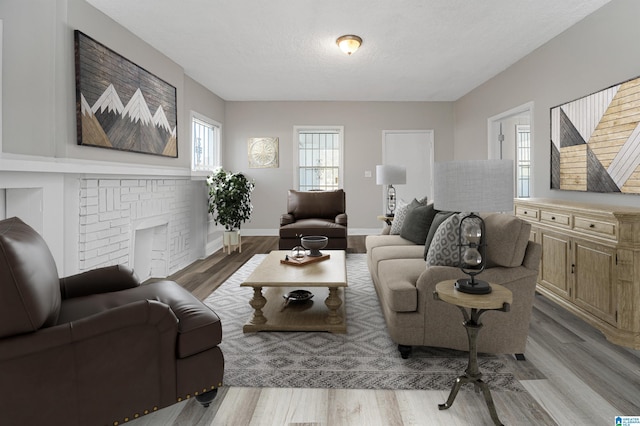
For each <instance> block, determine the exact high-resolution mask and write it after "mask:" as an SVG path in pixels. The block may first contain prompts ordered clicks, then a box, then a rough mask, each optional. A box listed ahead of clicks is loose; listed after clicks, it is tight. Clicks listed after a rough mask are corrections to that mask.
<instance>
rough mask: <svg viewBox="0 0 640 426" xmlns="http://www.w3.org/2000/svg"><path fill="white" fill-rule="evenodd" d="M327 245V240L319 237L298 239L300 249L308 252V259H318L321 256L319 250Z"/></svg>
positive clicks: (312, 236)
mask: <svg viewBox="0 0 640 426" xmlns="http://www.w3.org/2000/svg"><path fill="white" fill-rule="evenodd" d="M328 243H329V238H327V237H323V236H320V235H311V236H308V237H302V238H300V244H302V247H304V248H306V249H307V250H309V256H310V257H319V256H322V253H320V250H321V249H323V248H325V247H326V246H327V244H328Z"/></svg>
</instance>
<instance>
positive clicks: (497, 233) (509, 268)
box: [366, 214, 541, 359]
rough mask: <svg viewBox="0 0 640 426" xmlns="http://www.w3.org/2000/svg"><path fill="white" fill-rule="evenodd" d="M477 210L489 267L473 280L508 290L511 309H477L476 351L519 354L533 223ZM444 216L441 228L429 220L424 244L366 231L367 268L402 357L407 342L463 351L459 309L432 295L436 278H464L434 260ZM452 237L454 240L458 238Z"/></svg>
mask: <svg viewBox="0 0 640 426" xmlns="http://www.w3.org/2000/svg"><path fill="white" fill-rule="evenodd" d="M454 216H456V215H454ZM457 216H459V215H457ZM482 216H483V218H484V220H485V226H486V236H487V252H486V258H487V263H488V265H487V266H488V267H487V268H486V269H485V270H484V271H483V272H482V273H481V274H480V275H479V276H478V278H479V279H482V280H485V281H489V282H490V283H495V284H500V285H502V286H505V287H507V288H508V289H510V290H511V291H512V292H513V303H512V305H511V309H510V310H509V312H506V313H505V312H487V313H485V314H484V315H483V318H482V322H483V324H484V327H483V330H482V332H481V334H480V337H479V339H478V351H479V352H484V353H494V354H502V353H511V354H515V355H516V357H517V358H518V359H523V358H524V356H523V355H522V354H524V351H525V346H526V342H527V335H528V332H529V321H530V317H531V310H532V305H533V299H534V294H535V288H536V277H537V275H538V266H539V262H540V255H541V249H540V245H539V244H537V243H534V242H531V241H529V235H530V230H531V226H530V225H529V224H528V223H526V222H525V221H523V220H520V219H518V218H516V217H515V216H513V215H510V214H490V215H482ZM446 222H447V221H445V222H444V223H442V224H440V225H439V226H438V224H436V223H434V225H433V226H438V228H437V229H436V232H435V233H434V232H431V233H432V234H435V235H436V238H434V240H433V241H431V242H430V245H429V246H428V247H427V248H425V245H424V244H416V243H415V242H413V241H410V240H408V239H406V238H404V237H403V236H401V235H369V236H367V238H366V249H367V263H368V267H369V271H370V272H371V276H372V278H373V282H374V285H375V288H376V292H377V294H378V298H379V300H380V305H381V307H382V311H383V313H384V317H385V320H386V323H387V327H388V330H389V333H390V335H391V338H392V339H393V341H394V342H395V343H397V344H398V349H399V350H400V353H401V355H402V357H403V358H407V357H408V356H409V354H410V352H411V347H412V346H435V347H444V348H451V349H458V350H467V349H468V341H467V335H466V332H465V329H464V327H463V326H462V324H461V322H462V313H461V312H460V310H459V309H458V308H457V307H455V306H453V305H450V304H448V303H444V302H442V301H437V300H435V299H434V297H433V292H434V290H435V286H436V284H437V283H439V282H440V281H444V280H450V279H458V278H464V277H468V275H466V274H464V273H463V272H462V271H461V270H460V269H459V268H458V267H454V266H441V265H435V264H434V263H439V262H440V263H445V264H446V263H447V262H446V261H444V262H442V261H441V260H440V261H438V260H437V259H436V260H435V261H434V256H435V257H437V255H438V253H434V252H436V251H438V250H445V249H444V248H443V247H442V245H441V244H439V243H438V242H436V239H437V238H438V236H444V237H445V238H444V240H443V241H446V239H447V238H446V237H447V235H446V232H447V231H446V230H444V229H443V228H444V227H445V225H446ZM405 227H406V225H405ZM450 228H452V227H450ZM439 234H440V235H439ZM448 237H449V240H452V238H450V236H448ZM455 240H456V241H455V242H456V243H457V237H456V239H455ZM445 245H446V244H445ZM450 249H451V247H449V251H451V250H450ZM456 250H457V249H456ZM427 254H429V255H427ZM427 260H428V261H429V266H427V264H428V263H427ZM455 264H457V263H455Z"/></svg>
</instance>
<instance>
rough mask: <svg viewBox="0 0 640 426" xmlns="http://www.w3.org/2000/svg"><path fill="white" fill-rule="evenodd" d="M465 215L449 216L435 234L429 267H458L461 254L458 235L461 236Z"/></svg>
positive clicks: (428, 256)
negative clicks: (461, 220)
mask: <svg viewBox="0 0 640 426" xmlns="http://www.w3.org/2000/svg"><path fill="white" fill-rule="evenodd" d="M462 217H464V214H463V213H458V214H453V215H451V216H449V218H448V219H446V220H445V221H444V222H442V225H440V226H439V227H438V230H437V231H436V232H435V235H434V237H433V241H431V245H430V247H429V252H428V253H427V259H426V261H427V267H429V266H433V265H440V266H458V265H459V264H460V253H459V252H458V235H459V234H460V230H459V226H460V219H461V218H462Z"/></svg>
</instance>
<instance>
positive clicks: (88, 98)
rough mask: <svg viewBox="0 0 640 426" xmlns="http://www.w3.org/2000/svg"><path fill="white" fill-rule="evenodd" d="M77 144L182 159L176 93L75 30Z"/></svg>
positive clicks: (168, 85)
mask: <svg viewBox="0 0 640 426" xmlns="http://www.w3.org/2000/svg"><path fill="white" fill-rule="evenodd" d="M75 60H76V114H77V127H78V144H79V145H89V146H96V147H102V148H111V149H117V150H121V151H131V152H140V153H145V154H156V155H162V156H167V157H174V158H175V157H178V144H177V136H176V135H177V133H176V130H177V106H176V88H175V87H174V86H172V85H170V84H169V83H167V82H165V81H163V80H162V79H160V78H158V77H156V76H155V75H153V74H151V73H150V72H148V71H146V70H145V69H143V68H141V67H139V66H137V65H136V64H134V63H133V62H131V61H129V60H128V59H126V58H124V57H122V56H120V55H119V54H117V53H115V52H113V51H112V50H110V49H109V48H107V47H105V46H104V45H102V44H100V43H98V42H97V41H95V40H93V39H92V38H91V37H89V36H87V35H85V34H84V33H82V32H80V31H78V30H76V31H75Z"/></svg>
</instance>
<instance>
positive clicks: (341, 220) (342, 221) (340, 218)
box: [335, 213, 347, 226]
mask: <svg viewBox="0 0 640 426" xmlns="http://www.w3.org/2000/svg"><path fill="white" fill-rule="evenodd" d="M335 222H336V223H337V224H338V225H342V226H347V214H346V213H340V214H339V215H337V216H336V219H335Z"/></svg>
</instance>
